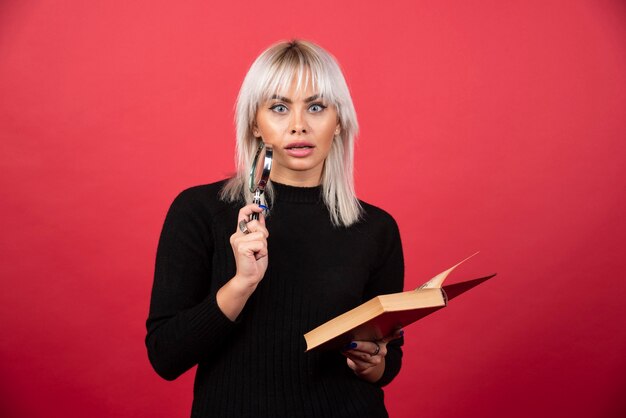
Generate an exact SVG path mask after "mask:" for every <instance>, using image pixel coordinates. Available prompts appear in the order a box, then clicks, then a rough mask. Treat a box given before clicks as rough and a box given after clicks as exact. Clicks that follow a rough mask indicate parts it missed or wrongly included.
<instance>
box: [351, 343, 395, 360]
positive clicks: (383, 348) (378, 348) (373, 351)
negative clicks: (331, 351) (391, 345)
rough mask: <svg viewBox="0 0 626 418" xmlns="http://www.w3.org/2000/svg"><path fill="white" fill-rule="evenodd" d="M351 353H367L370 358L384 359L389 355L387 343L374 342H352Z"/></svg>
mask: <svg viewBox="0 0 626 418" xmlns="http://www.w3.org/2000/svg"><path fill="white" fill-rule="evenodd" d="M350 348H351V349H350V350H348V352H350V351H358V352H360V353H365V354H367V355H369V356H370V357H373V356H380V355H382V356H383V357H384V356H385V355H386V354H387V343H386V342H383V341H379V342H374V341H352V343H351V345H350Z"/></svg>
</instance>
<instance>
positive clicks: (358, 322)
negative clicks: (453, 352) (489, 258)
mask: <svg viewBox="0 0 626 418" xmlns="http://www.w3.org/2000/svg"><path fill="white" fill-rule="evenodd" d="M476 254H478V253H475V254H473V255H471V256H469V257H467V258H466V259H465V260H463V261H461V262H459V263H457V264H455V265H454V266H452V267H450V268H449V269H448V270H446V271H444V272H442V273H439V274H438V275H436V276H435V277H433V278H432V279H430V280H429V281H427V282H426V283H424V284H423V285H421V286H420V287H418V288H417V289H415V290H409V291H407V292H400V293H392V294H389V295H380V296H376V297H375V298H373V299H371V300H369V301H368V302H365V303H363V304H362V305H359V306H357V307H356V308H354V309H352V310H350V311H348V312H346V313H344V314H342V315H339V316H337V317H335V318H333V319H331V320H330V321H328V322H326V323H324V324H322V325H320V326H319V327H317V328H315V329H314V330H312V331H309V332H307V333H306V334H304V339H305V340H306V345H307V349H306V351H310V350H313V349H341V348H342V347H345V346H346V345H347V344H348V343H350V341H355V340H362V341H377V340H381V339H383V338H385V337H387V336H390V335H391V334H393V333H394V331H395V330H396V329H398V328H402V327H405V326H407V325H409V324H412V323H413V322H415V321H417V320H418V319H421V318H423V317H425V316H427V315H429V314H431V313H433V312H435V311H437V310H439V309H441V308H443V307H444V306H446V305H447V304H448V301H449V300H450V299H452V298H454V297H456V296H458V295H460V294H462V293H465V292H466V291H468V290H469V289H471V288H473V287H474V286H477V285H479V284H480V283H482V282H484V281H486V280H488V279H490V278H492V277H493V276H495V274H493V275H491V276H487V277H481V278H479V279H473V280H469V281H465V282H461V283H456V284H453V285H449V286H443V282H444V280H446V278H447V277H448V275H449V274H450V273H452V271H453V270H454V269H455V268H457V267H458V266H459V265H461V264H463V263H464V262H465V261H467V260H469V259H470V258H472V257H473V256H475V255H476Z"/></svg>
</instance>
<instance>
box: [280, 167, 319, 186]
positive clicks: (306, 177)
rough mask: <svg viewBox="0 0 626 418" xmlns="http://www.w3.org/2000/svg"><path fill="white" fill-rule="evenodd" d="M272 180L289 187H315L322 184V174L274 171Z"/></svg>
mask: <svg viewBox="0 0 626 418" xmlns="http://www.w3.org/2000/svg"><path fill="white" fill-rule="evenodd" d="M270 180H272V181H275V182H277V183H281V184H285V185H287V186H295V187H315V186H319V185H320V184H321V183H322V173H321V172H319V173H312V172H311V171H302V172H289V173H285V172H282V171H281V170H275V171H274V170H272V172H271V174H270Z"/></svg>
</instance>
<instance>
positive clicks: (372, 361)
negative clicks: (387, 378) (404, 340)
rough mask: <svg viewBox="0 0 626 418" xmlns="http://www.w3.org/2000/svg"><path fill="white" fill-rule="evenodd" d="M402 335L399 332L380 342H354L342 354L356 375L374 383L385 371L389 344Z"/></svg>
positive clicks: (401, 332) (400, 331)
mask: <svg viewBox="0 0 626 418" xmlns="http://www.w3.org/2000/svg"><path fill="white" fill-rule="evenodd" d="M402 335H403V331H402V330H397V331H396V332H395V333H394V334H392V335H391V336H389V337H386V338H383V339H382V340H379V341H352V342H351V343H350V344H349V346H348V347H347V348H346V349H345V350H344V351H342V354H343V355H344V356H346V362H347V364H348V367H349V368H350V369H352V371H353V372H354V374H356V375H357V376H359V377H360V378H362V379H364V380H367V381H368V382H372V383H373V382H376V381H377V380H378V379H380V378H381V377H382V375H383V372H384V371H385V356H386V355H387V343H389V341H393V340H395V339H398V338H400V337H402Z"/></svg>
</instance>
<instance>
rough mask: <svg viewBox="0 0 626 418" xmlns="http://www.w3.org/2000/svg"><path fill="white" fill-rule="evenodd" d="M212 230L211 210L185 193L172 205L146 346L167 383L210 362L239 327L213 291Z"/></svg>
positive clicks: (161, 241)
mask: <svg viewBox="0 0 626 418" xmlns="http://www.w3.org/2000/svg"><path fill="white" fill-rule="evenodd" d="M210 227H211V222H210V217H209V215H208V210H206V208H204V207H203V206H202V205H200V204H198V202H197V201H196V200H194V195H193V193H191V192H190V191H185V192H182V193H181V194H180V195H179V196H178V197H177V198H176V199H175V200H174V202H173V203H172V205H171V207H170V209H169V211H168V213H167V216H166V218H165V223H164V225H163V230H162V232H161V236H160V239H159V245H158V248H157V256H156V266H155V273H154V283H153V288H152V297H151V301H150V313H149V316H148V320H147V322H146V326H147V331H148V332H147V336H146V347H147V350H148V358H149V359H150V363H151V364H152V367H153V368H154V369H155V371H156V372H157V373H158V374H159V375H160V376H161V377H163V378H164V379H167V380H174V379H176V378H177V377H178V376H180V375H181V374H183V373H184V372H185V371H187V370H188V369H190V368H191V367H193V366H195V365H196V364H198V363H199V362H200V361H202V360H203V359H206V358H208V356H210V355H211V353H212V352H213V351H214V350H215V349H216V348H217V347H219V346H220V345H221V344H220V343H221V342H223V341H224V340H225V339H226V338H228V336H229V335H230V333H231V332H232V330H233V328H234V327H235V324H234V323H233V322H231V321H230V320H229V319H228V318H227V317H226V316H225V315H224V314H223V313H222V311H221V310H220V308H219V306H218V305H217V301H216V299H215V295H213V294H210V291H209V289H210V280H211V253H212V250H213V242H212V234H211V230H210Z"/></svg>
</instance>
